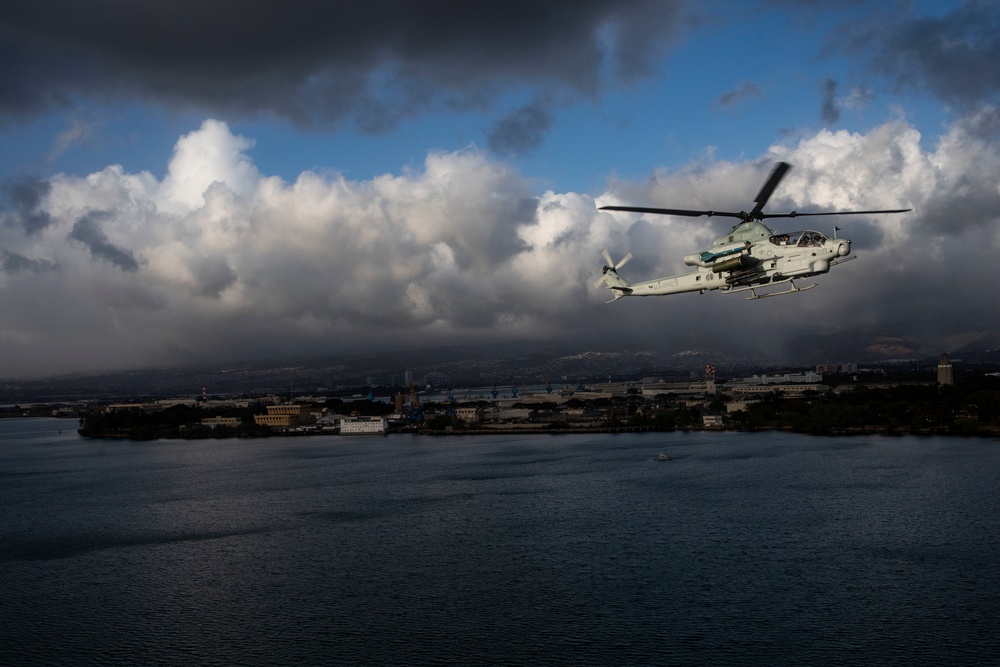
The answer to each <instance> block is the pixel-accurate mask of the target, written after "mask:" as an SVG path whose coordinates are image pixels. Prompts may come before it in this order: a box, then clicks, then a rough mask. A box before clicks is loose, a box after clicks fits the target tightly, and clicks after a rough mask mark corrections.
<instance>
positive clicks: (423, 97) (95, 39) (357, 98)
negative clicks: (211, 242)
mask: <svg viewBox="0 0 1000 667" xmlns="http://www.w3.org/2000/svg"><path fill="white" fill-rule="evenodd" d="M683 10H684V4H683V3H680V2H669V3H664V2H658V1H656V0H586V1H583V2H581V1H572V2H569V1H565V0H560V1H553V2H544V3H537V2H528V1H525V0H514V1H510V2H504V3H469V2H459V1H456V0H425V1H423V2H411V1H410V0H369V1H368V2H365V3H358V2H356V1H354V0H324V1H322V2H317V1H314V0H302V1H301V2H293V3H276V2H272V1H271V0H242V1H241V2H228V1H219V0H208V1H201V2H191V1H190V0H178V1H176V2H169V3H149V2H132V1H131V0H101V1H100V2H97V3H78V2H63V1H60V0H9V1H8V2H5V3H3V6H2V8H0V55H3V56H4V58H3V61H4V63H5V66H4V68H3V69H2V71H0V117H3V116H6V117H24V116H27V115H30V114H37V113H39V112H42V111H45V110H47V109H51V108H53V107H61V106H67V105H69V104H71V102H72V100H73V99H74V98H76V97H88V98H98V99H103V100H105V101H109V102H114V101H117V100H122V99H124V100H133V99H135V98H136V97H139V98H144V99H148V100H153V101H156V102H158V103H161V104H165V105H167V106H170V107H173V108H184V107H186V108H189V109H195V110H200V111H202V112H205V113H211V114H219V115H223V116H225V117H229V118H234V117H237V116H240V117H247V116H256V115H262V114H265V115H274V116H278V117H281V118H286V119H290V120H291V121H293V122H295V123H296V124H299V125H303V126H313V125H327V124H330V123H336V122H339V121H347V122H351V123H353V124H354V125H355V126H356V127H357V128H358V129H360V130H362V131H366V132H382V131H384V130H386V129H388V128H391V127H393V126H394V125H395V124H396V123H397V122H398V121H399V120H400V119H401V118H404V117H408V116H412V115H415V114H418V113H420V112H422V111H426V110H428V109H432V108H448V109H460V110H461V109H473V108H474V109H482V108H484V107H485V106H487V105H489V104H490V103H491V102H492V101H493V100H495V99H496V98H497V97H498V96H499V95H500V94H501V93H502V92H504V91H505V90H509V89H510V87H511V85H512V84H513V85H520V86H525V87H527V88H528V89H533V90H535V91H541V90H545V91H548V92H550V93H555V94H560V95H569V96H572V97H590V98H592V97H595V96H597V95H598V94H599V92H600V91H601V90H602V88H603V87H604V86H606V85H609V84H611V85H628V84H629V83H630V82H633V81H635V80H636V79H637V78H640V77H642V76H645V75H647V74H648V73H649V72H650V71H651V70H652V69H653V68H654V66H655V65H656V63H658V62H659V59H660V58H661V57H662V55H663V53H664V49H665V47H666V45H667V44H669V42H670V41H671V40H672V39H674V38H675V37H676V35H677V34H678V33H679V31H680V29H681V27H682V21H683V19H682V15H683Z"/></svg>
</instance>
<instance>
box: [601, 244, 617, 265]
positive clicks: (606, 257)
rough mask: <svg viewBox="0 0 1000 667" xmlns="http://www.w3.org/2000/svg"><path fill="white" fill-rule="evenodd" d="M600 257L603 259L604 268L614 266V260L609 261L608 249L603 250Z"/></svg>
mask: <svg viewBox="0 0 1000 667" xmlns="http://www.w3.org/2000/svg"><path fill="white" fill-rule="evenodd" d="M601 257H603V258H604V266H614V265H615V262H614V260H612V259H611V253H610V252H608V249H607V248H605V249H604V250H603V251H602V252H601Z"/></svg>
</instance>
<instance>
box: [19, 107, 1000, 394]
mask: <svg viewBox="0 0 1000 667" xmlns="http://www.w3.org/2000/svg"><path fill="white" fill-rule="evenodd" d="M983 113H984V114H986V115H987V116H988V117H987V118H978V117H974V118H970V119H967V120H965V121H962V122H959V123H956V124H955V125H954V126H952V127H951V128H949V129H948V131H947V132H946V133H945V134H943V135H942V136H941V137H940V138H939V139H938V141H937V145H936V147H935V148H934V149H933V150H931V151H926V150H924V149H922V148H921V141H920V139H921V138H920V136H919V134H918V133H917V132H916V130H914V129H913V127H912V126H910V125H909V124H908V123H907V122H906V121H905V120H897V121H893V122H890V123H887V124H885V125H882V126H880V127H877V128H875V129H874V130H873V131H871V132H869V133H868V134H856V133H855V134H852V133H848V132H843V131H842V132H829V131H822V132H819V133H817V134H815V135H813V136H810V137H808V138H805V139H803V140H801V141H800V142H798V143H796V144H793V145H775V146H773V147H772V148H771V149H770V150H769V151H768V152H767V153H766V154H765V155H761V156H758V157H757V158H755V159H753V160H750V161H747V162H739V163H732V162H712V163H708V164H692V165H689V166H688V167H685V168H682V169H680V170H677V171H672V172H662V173H657V174H655V175H654V177H652V178H650V179H648V180H647V181H645V182H642V183H630V182H623V181H619V182H613V183H611V184H610V185H609V186H608V190H607V191H606V192H605V193H603V194H602V195H600V196H598V197H596V198H595V197H593V196H591V195H588V194H580V193H555V192H545V193H543V194H541V195H538V194H536V193H535V192H534V189H533V188H534V184H533V183H531V182H530V181H528V180H527V179H525V178H524V177H522V176H521V175H519V174H518V173H517V172H516V171H514V170H513V169H512V167H510V166H509V165H506V164H504V163H499V162H496V161H494V160H492V159H491V158H489V157H488V156H487V155H486V154H484V153H483V152H481V151H477V150H474V149H468V150H463V151H457V152H451V153H431V154H429V155H428V156H427V158H426V160H425V161H424V164H423V166H422V167H421V168H420V169H414V170H412V171H404V172H402V173H400V174H385V175H382V176H379V177H377V178H374V179H371V180H367V181H350V180H347V179H345V178H343V177H342V176H340V175H339V174H336V173H314V172H310V171H306V172H302V173H301V174H300V175H299V176H298V177H297V178H296V179H295V181H294V182H287V181H284V180H282V179H280V178H277V177H273V176H268V175H266V174H262V173H260V171H259V170H258V169H257V168H256V166H255V165H254V163H253V161H252V159H251V151H252V148H253V143H254V142H253V140H252V139H251V138H247V137H241V136H237V135H234V134H233V133H232V132H231V131H230V129H229V127H228V126H227V125H226V123H224V122H221V121H217V120H206V121H205V122H204V123H203V124H202V125H201V127H200V128H197V129H195V130H193V131H192V132H190V133H188V134H186V135H184V136H182V137H180V138H179V139H178V141H177V143H176V147H175V150H174V154H173V157H172V159H171V161H170V163H169V165H167V170H166V175H165V176H164V177H163V178H162V179H157V178H155V177H154V176H153V175H151V174H150V173H148V172H141V173H127V172H125V171H124V170H123V169H122V168H121V167H119V166H116V165H112V166H109V167H107V168H105V169H103V170H102V171H99V172H96V173H92V174H89V175H87V176H83V177H80V176H72V175H58V176H55V177H53V178H51V179H49V180H45V181H24V180H21V181H16V182H13V183H9V184H7V186H5V187H4V188H3V193H4V195H5V199H4V209H3V212H2V218H0V310H2V312H3V313H4V317H3V320H2V327H0V363H2V367H3V368H4V369H5V374H6V375H8V376H10V375H25V374H38V373H44V372H53V371H60V370H72V369H99V368H106V367H114V368H123V367H136V366H151V365H163V364H170V363H176V362H184V361H192V360H212V359H219V360H221V359H229V360H231V359H243V358H248V357H250V356H259V355H274V356H279V355H282V356H283V355H305V354H328V353H335V352H339V351H345V350H359V349H372V348H376V347H378V346H385V347H393V348H397V349H398V348H405V347H410V346H418V345H438V344H480V343H489V342H494V341H504V342H510V341H517V340H526V341H547V342H551V343H553V344H559V343H566V344H580V345H594V346H596V347H605V348H610V347H621V346H626V347H627V346H641V347H645V348H647V349H657V350H662V351H672V348H677V347H680V348H683V347H702V346H705V345H711V344H715V343H718V342H743V343H747V344H749V345H754V346H759V347H762V348H763V349H765V350H768V351H772V352H779V351H780V349H781V344H782V343H783V341H784V340H786V339H787V338H788V337H790V336H791V335H794V334H797V333H800V332H802V331H816V330H830V329H835V328H837V327H858V328H871V329H879V328H892V327H897V328H898V327H907V332H908V333H916V334H919V335H923V336H927V337H932V338H934V337H936V339H943V337H945V336H948V335H951V334H953V333H955V332H959V331H969V330H977V329H992V330H994V331H996V330H997V329H998V327H1000V321H998V320H1000V315H998V312H1000V309H997V308H996V307H995V287H994V285H995V283H996V278H997V274H996V268H995V266H996V259H995V258H996V256H997V253H998V250H1000V225H998V224H997V223H998V211H1000V177H998V176H997V174H1000V151H998V149H997V146H996V145H995V143H993V142H989V141H984V140H982V139H981V138H980V130H981V127H982V125H983V123H988V122H991V121H990V120H989V118H991V117H992V115H991V114H993V113H995V112H994V111H992V110H990V111H984V112H983ZM776 160H785V161H788V162H790V163H792V164H793V169H792V171H791V172H790V173H789V175H788V176H787V178H786V179H785V180H784V181H783V182H782V184H781V185H780V187H779V189H778V190H777V191H776V192H775V194H774V196H773V198H772V200H771V202H770V204H769V209H770V210H774V211H778V210H781V209H783V208H788V209H795V210H800V211H804V210H831V209H848V210H850V209H872V208H897V207H900V208H902V207H913V208H914V209H915V211H914V212H913V213H910V214H905V215H899V216H878V217H875V218H872V219H866V218H864V217H851V218H844V219H842V220H838V219H836V218H829V219H827V218H819V219H816V218H813V219H806V220H809V222H805V223H804V222H802V221H799V220H796V221H793V222H792V224H793V225H796V226H797V227H798V226H802V225H812V226H814V227H816V228H819V229H820V230H822V231H826V232H827V233H830V232H832V227H833V225H834V224H838V225H839V226H841V227H842V228H843V231H842V232H841V235H842V236H846V237H848V238H852V240H854V242H855V250H856V252H857V254H858V255H859V260H858V261H855V262H851V263H849V264H846V265H844V266H843V267H837V268H836V269H834V271H833V272H831V273H830V274H828V275H827V276H824V277H821V278H820V279H818V282H820V287H819V288H818V289H816V290H813V291H811V292H809V293H807V294H805V295H797V296H792V297H782V298H777V299H768V300H764V301H760V302H746V301H744V300H742V299H740V297H738V296H735V295H722V294H718V293H710V294H706V295H698V294H688V295H680V296H675V297H661V298H650V299H625V300H622V301H620V302H617V303H615V304H611V305H605V304H604V303H603V301H605V300H606V299H607V298H608V296H607V293H606V292H603V291H602V290H595V289H593V288H592V283H593V281H594V279H595V278H596V277H597V276H598V275H599V270H600V267H601V264H602V260H601V259H600V252H601V250H602V249H603V248H606V247H607V248H609V249H610V250H611V252H612V254H613V255H616V256H619V255H622V254H624V253H625V252H626V251H627V250H631V251H632V252H633V253H634V255H635V259H634V260H633V261H632V262H631V263H630V264H629V266H628V267H627V268H626V269H625V270H624V271H623V273H625V274H626V277H628V278H630V279H632V280H643V279H647V278H652V277H657V276H662V275H669V274H672V273H676V272H680V271H682V270H684V268H685V267H683V265H682V264H681V258H682V256H683V255H685V254H687V253H689V252H693V251H695V250H697V249H699V248H701V247H703V246H704V245H706V244H707V243H709V242H710V241H711V239H712V238H713V237H714V236H716V235H718V234H721V233H724V232H725V231H727V230H728V229H729V226H728V225H727V223H726V222H725V221H709V222H704V221H702V222H692V219H679V218H673V217H668V216H659V217H655V216H638V215H635V214H622V213H615V214H612V213H607V212H598V211H597V209H596V206H597V205H602V204H610V203H632V204H637V205H643V204H647V205H663V206H675V207H689V208H691V207H697V208H703V207H705V208H708V207H711V208H716V209H719V210H739V209H741V208H746V207H747V206H748V205H749V204H750V202H751V200H752V198H753V196H754V195H755V194H756V192H757V190H758V189H759V187H760V185H761V183H762V182H763V180H764V178H765V177H766V176H767V174H768V172H769V170H770V168H771V166H772V164H773V162H774V161H776ZM734 207H735V208H734ZM702 220H703V219H702ZM782 229H787V228H786V227H782Z"/></svg>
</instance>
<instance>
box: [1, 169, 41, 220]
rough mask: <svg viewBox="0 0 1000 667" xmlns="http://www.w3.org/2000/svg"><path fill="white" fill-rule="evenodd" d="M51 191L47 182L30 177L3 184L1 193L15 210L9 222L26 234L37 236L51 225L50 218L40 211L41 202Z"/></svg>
mask: <svg viewBox="0 0 1000 667" xmlns="http://www.w3.org/2000/svg"><path fill="white" fill-rule="evenodd" d="M51 189H52V186H51V185H50V184H49V182H48V181H42V180H39V179H37V178H31V177H25V178H21V179H18V180H15V181H11V182H9V183H5V184H4V185H3V188H2V192H3V194H4V195H6V197H7V199H8V200H9V201H10V203H11V204H12V205H13V208H14V210H15V212H14V214H13V216H12V219H11V220H9V222H13V223H15V224H19V225H20V226H21V227H23V228H24V231H25V232H26V233H28V234H37V233H38V232H40V231H42V230H43V229H45V228H46V227H48V226H49V225H51V224H52V216H51V215H49V214H48V212H47V211H45V210H43V209H42V200H43V199H44V198H45V196H46V195H48V194H49V191H50V190H51ZM8 224H9V223H8Z"/></svg>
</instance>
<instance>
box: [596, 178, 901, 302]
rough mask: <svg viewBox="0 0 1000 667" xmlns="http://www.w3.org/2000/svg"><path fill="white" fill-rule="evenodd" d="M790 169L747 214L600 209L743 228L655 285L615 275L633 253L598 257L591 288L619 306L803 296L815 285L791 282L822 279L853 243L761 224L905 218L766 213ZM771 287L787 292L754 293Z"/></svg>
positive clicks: (771, 183)
mask: <svg viewBox="0 0 1000 667" xmlns="http://www.w3.org/2000/svg"><path fill="white" fill-rule="evenodd" d="M789 168H790V166H789V165H788V164H787V163H785V162H780V163H778V165H777V167H775V169H774V172H773V173H772V174H771V177H770V178H769V179H768V181H767V183H765V185H764V187H763V188H762V189H761V191H760V193H759V194H758V195H757V199H756V200H755V201H756V203H757V205H756V206H755V207H754V209H753V210H752V211H750V213H746V212H743V211H741V212H739V213H727V212H719V211H693V210H688V209H660V208H645V207H635V206H602V207H601V210H611V211H630V212H638V213H657V214H666V215H682V216H689V217H696V216H702V215H705V216H714V215H718V216H726V217H736V218H740V219H741V220H742V222H740V223H739V224H738V225H736V226H735V227H734V228H733V230H732V231H731V232H730V233H729V234H727V235H725V236H721V237H719V238H717V239H716V240H715V241H714V242H713V243H712V245H711V246H709V247H708V248H707V249H705V250H702V251H701V252H699V253H694V254H691V255H687V256H686V257H684V263H685V264H687V265H688V266H694V267H696V268H695V270H693V271H690V272H688V273H681V274H677V275H674V276H667V277H664V278H657V279H655V280H647V281H645V282H640V283H630V282H629V281H627V280H625V279H624V278H622V277H621V276H620V275H619V274H618V269H620V268H621V267H622V266H624V264H625V263H626V262H628V261H629V260H630V259H632V253H628V254H627V255H626V256H625V257H623V258H622V259H621V260H620V261H619V262H618V263H617V264H615V263H613V262H612V260H611V255H610V254H609V253H608V251H607V250H605V251H604V252H603V253H602V254H603V257H604V260H605V262H606V264H605V266H604V270H603V272H602V275H601V277H600V279H598V281H597V283H595V286H600V285H601V284H604V285H605V286H606V287H607V288H608V289H610V290H612V292H613V293H614V298H612V299H611V301H617V300H618V299H620V298H622V297H625V296H663V295H667V294H680V293H683V292H705V291H709V290H720V291H722V292H730V293H732V292H743V291H747V290H749V291H750V296H748V297H747V298H748V299H760V298H764V297H769V296H778V295H781V294H791V293H794V292H802V291H805V290H808V289H812V288H813V287H816V285H815V284H810V285H807V286H804V287H800V286H798V285H796V284H795V282H794V280H795V279H797V278H808V277H810V276H816V275H820V274H823V273H826V272H828V271H829V270H830V268H831V267H832V266H835V265H837V264H841V263H843V262H846V261H848V260H852V259H855V257H854V256H852V255H851V242H850V241H849V240H847V239H838V238H836V231H835V232H834V238H830V237H828V236H826V235H825V234H823V233H821V232H817V231H812V230H807V231H799V232H790V233H781V234H775V233H773V232H772V231H771V230H770V229H769V228H768V227H767V225H765V224H764V223H763V220H764V219H765V218H794V217H798V216H815V215H862V214H874V213H903V212H906V211H909V210H910V209H895V210H882V211H838V212H834V213H797V212H795V211H793V212H791V213H777V214H770V213H764V212H763V207H764V204H765V203H766V202H767V200H768V198H769V197H770V196H771V193H772V192H773V191H774V189H775V188H776V187H777V185H778V183H779V182H780V181H781V179H782V177H784V175H785V173H787V171H788V169H789ZM835 230H836V228H835ZM774 285H788V288H787V289H785V290H782V291H777V292H768V293H758V290H759V289H761V288H766V287H769V286H774ZM611 301H609V302H608V303H610V302H611Z"/></svg>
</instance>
